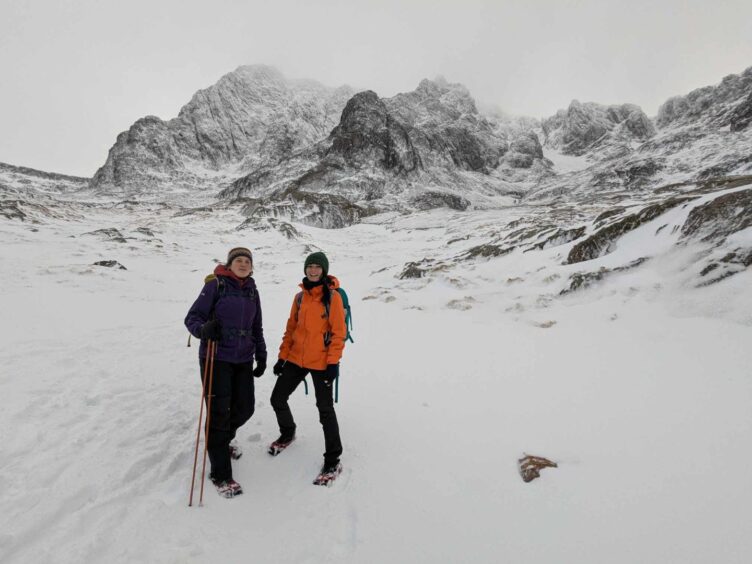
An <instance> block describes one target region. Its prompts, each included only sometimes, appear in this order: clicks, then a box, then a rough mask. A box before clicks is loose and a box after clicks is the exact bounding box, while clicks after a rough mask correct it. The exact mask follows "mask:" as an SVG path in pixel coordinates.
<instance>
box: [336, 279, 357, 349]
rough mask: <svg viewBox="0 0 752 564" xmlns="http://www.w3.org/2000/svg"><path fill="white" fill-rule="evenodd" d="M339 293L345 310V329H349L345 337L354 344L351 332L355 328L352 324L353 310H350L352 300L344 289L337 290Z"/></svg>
mask: <svg viewBox="0 0 752 564" xmlns="http://www.w3.org/2000/svg"><path fill="white" fill-rule="evenodd" d="M337 291H338V292H339V295H340V296H341V297H342V306H343V307H344V308H345V327H346V328H347V335H345V341H350V342H351V343H354V342H355V341H354V340H353V338H352V335H351V333H350V332H351V330H352V328H353V322H352V310H351V309H350V300H349V299H348V297H347V292H345V290H344V289H342V288H337Z"/></svg>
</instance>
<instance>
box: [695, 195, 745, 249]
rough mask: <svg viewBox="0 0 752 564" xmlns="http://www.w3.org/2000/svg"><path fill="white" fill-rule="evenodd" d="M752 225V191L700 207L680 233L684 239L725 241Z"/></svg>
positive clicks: (723, 197) (713, 201)
mask: <svg viewBox="0 0 752 564" xmlns="http://www.w3.org/2000/svg"><path fill="white" fill-rule="evenodd" d="M750 226H752V188H750V189H747V190H741V191H739V192H732V193H731V194H726V195H724V196H720V197H718V198H715V199H714V200H712V201H710V202H708V203H707V204H703V205H701V206H697V207H696V208H694V209H693V210H692V211H691V212H690V213H689V216H688V217H687V220H686V221H685V222H684V225H683V226H682V229H681V232H682V237H683V238H684V239H688V238H693V239H701V240H702V241H722V240H723V239H725V238H726V237H728V236H729V235H730V234H732V233H735V232H737V231H741V230H742V229H746V228H747V227H750Z"/></svg>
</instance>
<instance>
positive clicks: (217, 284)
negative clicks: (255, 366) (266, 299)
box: [185, 267, 266, 363]
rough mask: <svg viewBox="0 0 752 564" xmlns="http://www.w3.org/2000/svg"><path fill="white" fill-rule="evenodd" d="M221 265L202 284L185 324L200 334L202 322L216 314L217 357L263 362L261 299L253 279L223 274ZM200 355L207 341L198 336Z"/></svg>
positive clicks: (203, 356) (201, 356) (264, 346)
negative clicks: (218, 333)
mask: <svg viewBox="0 0 752 564" xmlns="http://www.w3.org/2000/svg"><path fill="white" fill-rule="evenodd" d="M223 269H224V267H218V268H217V269H216V270H215V271H214V272H215V274H216V275H217V278H216V279H215V280H211V281H209V282H207V283H206V284H205V285H204V288H203V290H201V294H200V295H199V297H198V298H197V299H196V301H195V302H194V303H193V305H192V306H191V309H190V310H189V311H188V315H186V316H185V326H186V327H187V328H188V331H190V333H191V335H193V336H194V337H196V338H200V337H201V326H202V325H203V324H204V323H206V322H207V321H208V320H209V319H210V318H211V317H212V312H213V313H214V315H216V318H217V319H218V320H219V322H220V324H221V326H222V339H221V340H220V341H219V342H218V344H217V355H216V359H217V360H224V361H226V362H234V363H240V362H251V361H252V360H253V358H254V356H255V358H256V362H260V361H264V362H266V342H265V341H264V328H263V325H262V322H261V300H260V299H259V294H258V290H257V289H256V282H255V281H254V280H253V278H248V279H247V281H246V282H245V284H243V286H242V287H241V285H240V282H239V281H238V280H237V279H235V278H233V277H230V276H223V275H222V274H220V273H219V272H222V270H223ZM198 356H199V358H202V359H203V358H206V341H205V340H204V339H202V340H201V347H200V348H199V351H198Z"/></svg>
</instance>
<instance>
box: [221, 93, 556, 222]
mask: <svg viewBox="0 0 752 564" xmlns="http://www.w3.org/2000/svg"><path fill="white" fill-rule="evenodd" d="M518 137H519V141H518V142H517V145H515V146H516V147H517V148H518V150H520V151H523V150H527V151H530V152H531V153H532V154H533V158H534V159H535V158H541V157H542V152H541V150H540V147H539V145H538V146H537V147H536V145H535V143H536V141H537V138H535V137H534V136H533V137H530V136H527V137H526V136H525V135H523V134H520V135H519V136H518ZM506 151H507V139H506V136H504V135H503V134H501V133H500V132H499V131H498V128H496V127H495V125H494V124H493V123H492V122H491V121H489V120H488V119H486V118H484V117H483V116H482V115H480V114H479V113H478V111H477V109H476V107H475V102H474V101H473V99H472V97H471V96H470V95H469V93H468V92H467V90H466V89H465V88H464V87H462V86H461V85H457V84H448V83H446V82H445V81H441V80H439V81H428V80H424V81H422V82H421V83H420V85H419V86H418V88H417V89H416V90H415V91H413V92H409V93H405V94H398V95H397V96H395V97H393V98H387V99H382V98H379V97H378V96H377V95H376V93H375V92H372V91H365V92H360V93H358V94H356V95H355V96H353V97H352V98H351V99H350V100H349V101H348V102H347V105H346V106H345V109H344V110H343V112H342V116H341V119H340V122H339V124H338V125H337V126H336V127H335V128H334V129H333V130H332V132H331V134H330V136H329V137H328V138H327V139H326V140H324V141H321V142H319V143H317V144H315V145H312V146H310V147H308V148H307V149H305V150H302V151H299V152H297V153H295V154H294V155H292V156H290V157H289V158H286V159H283V160H282V161H280V162H279V163H278V164H275V165H274V166H262V167H260V168H258V169H256V170H254V171H253V172H251V173H250V174H248V175H246V176H244V177H243V178H240V179H238V180H236V181H235V182H233V183H232V185H231V186H230V187H229V188H227V189H225V190H223V191H222V192H221V193H220V197H221V198H223V199H227V200H232V199H237V198H243V197H252V198H255V199H260V200H263V201H264V202H266V203H270V202H279V201H282V200H284V199H285V198H286V196H287V194H288V193H289V192H290V191H291V190H294V191H296V192H298V193H301V194H302V193H305V194H315V197H314V198H313V199H320V198H321V197H322V196H323V195H324V194H332V195H336V196H338V197H342V198H346V199H347V200H349V201H350V202H351V203H353V204H354V205H357V206H361V207H364V206H366V203H367V206H368V208H369V209H370V210H372V212H376V211H391V210H399V211H404V210H407V211H409V210H422V209H431V208H435V207H449V208H451V209H458V210H464V209H467V208H468V207H469V206H470V205H471V203H472V201H471V200H470V199H469V198H467V197H465V195H464V194H465V193H469V194H474V195H475V196H476V197H487V196H491V195H493V196H496V195H499V194H503V193H507V192H510V190H509V188H508V187H507V185H506V184H504V183H503V182H501V181H500V180H499V179H498V178H495V177H492V176H491V172H492V171H493V170H494V169H495V168H496V167H498V165H499V162H500V158H501V157H502V156H503V155H504V153H505V152H506ZM431 186H438V187H446V188H449V189H446V188H445V189H433V188H431ZM403 193H404V194H405V196H402V194H403ZM301 211H302V209H298V210H296V214H298V213H300V212H301ZM358 215H359V216H360V217H362V216H363V215H364V214H358ZM295 217H296V219H298V216H297V215H296V216H295ZM357 219H358V217H353V218H351V220H352V221H357Z"/></svg>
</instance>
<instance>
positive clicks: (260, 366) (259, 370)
mask: <svg viewBox="0 0 752 564" xmlns="http://www.w3.org/2000/svg"><path fill="white" fill-rule="evenodd" d="M264 372H266V361H265V360H257V361H256V368H254V369H253V376H254V377H256V378H260V377H261V375H262V374H263V373H264Z"/></svg>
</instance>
